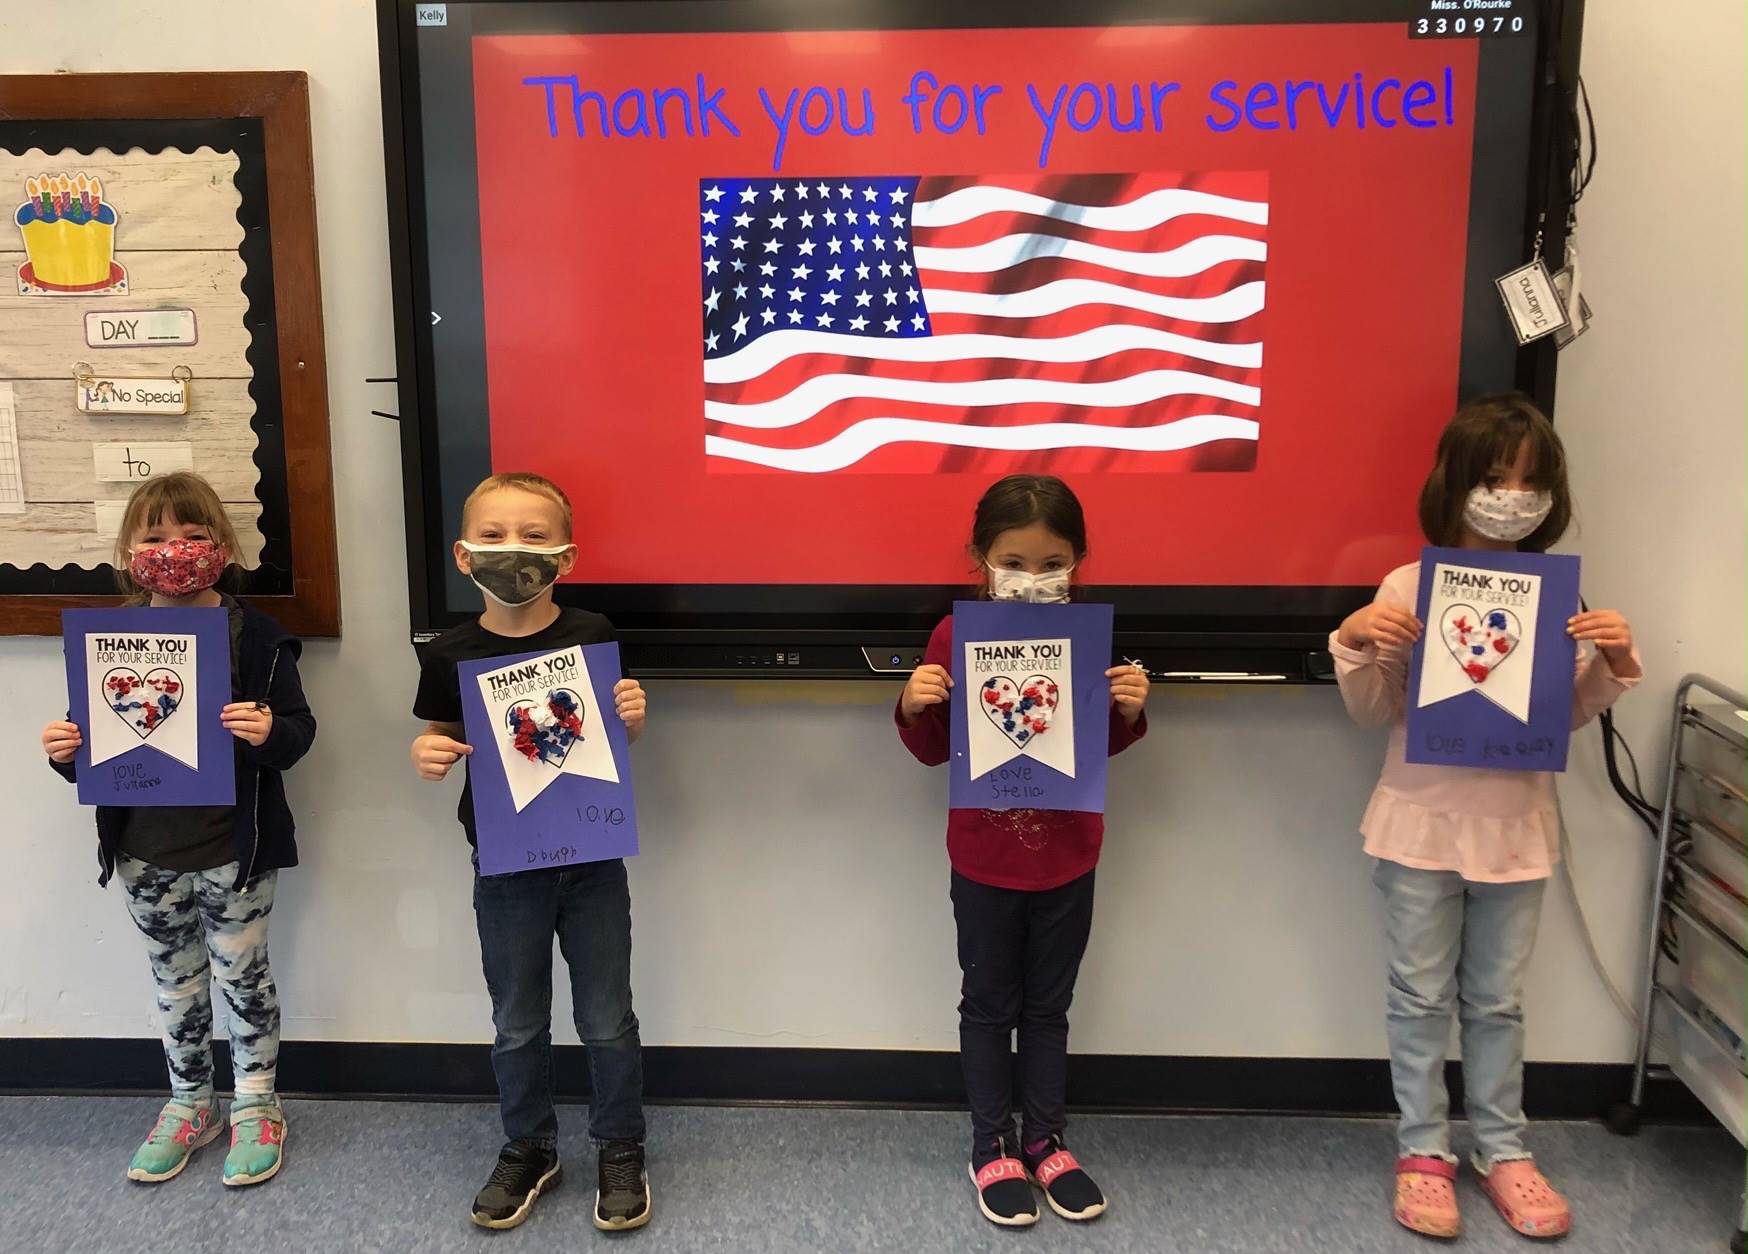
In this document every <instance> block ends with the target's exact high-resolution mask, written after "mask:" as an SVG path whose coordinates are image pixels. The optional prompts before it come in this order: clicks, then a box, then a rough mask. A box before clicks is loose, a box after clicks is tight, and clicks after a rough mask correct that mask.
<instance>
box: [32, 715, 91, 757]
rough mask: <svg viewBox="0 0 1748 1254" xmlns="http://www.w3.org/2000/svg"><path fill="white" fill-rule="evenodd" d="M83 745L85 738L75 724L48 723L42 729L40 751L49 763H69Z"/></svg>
mask: <svg viewBox="0 0 1748 1254" xmlns="http://www.w3.org/2000/svg"><path fill="white" fill-rule="evenodd" d="M84 743H85V737H84V736H83V735H81V734H80V732H79V725H78V724H77V723H67V722H59V723H50V724H49V725H48V726H47V727H45V728H43V729H42V751H43V752H44V753H46V754H48V755H49V761H51V762H71V761H72V760H73V755H74V754H75V753H78V752H79V746H80V745H82V744H84Z"/></svg>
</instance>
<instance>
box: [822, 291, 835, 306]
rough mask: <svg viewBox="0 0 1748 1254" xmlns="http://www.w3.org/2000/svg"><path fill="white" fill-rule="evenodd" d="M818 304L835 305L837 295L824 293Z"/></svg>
mask: <svg viewBox="0 0 1748 1254" xmlns="http://www.w3.org/2000/svg"><path fill="white" fill-rule="evenodd" d="M819 303H820V304H822V305H835V304H837V303H838V294H837V293H836V292H826V293H825V294H824V295H822V296H821V297H820V298H819Z"/></svg>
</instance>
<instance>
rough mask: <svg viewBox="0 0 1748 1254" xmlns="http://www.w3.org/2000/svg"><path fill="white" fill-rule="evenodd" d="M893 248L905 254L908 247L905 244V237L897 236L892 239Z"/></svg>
mask: <svg viewBox="0 0 1748 1254" xmlns="http://www.w3.org/2000/svg"><path fill="white" fill-rule="evenodd" d="M892 246H893V247H894V248H896V249H898V251H899V252H903V251H904V250H905V248H906V247H908V245H906V244H905V242H904V236H902V235H895V236H893V237H892Z"/></svg>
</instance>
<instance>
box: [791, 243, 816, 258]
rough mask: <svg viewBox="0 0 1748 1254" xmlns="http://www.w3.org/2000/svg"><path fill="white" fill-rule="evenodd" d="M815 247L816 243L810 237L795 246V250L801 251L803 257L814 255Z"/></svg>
mask: <svg viewBox="0 0 1748 1254" xmlns="http://www.w3.org/2000/svg"><path fill="white" fill-rule="evenodd" d="M813 249H814V243H813V241H812V240H810V239H804V240H802V241H801V243H799V244H797V245H796V246H795V251H796V252H798V253H800V254H801V255H802V256H803V257H811V256H813Z"/></svg>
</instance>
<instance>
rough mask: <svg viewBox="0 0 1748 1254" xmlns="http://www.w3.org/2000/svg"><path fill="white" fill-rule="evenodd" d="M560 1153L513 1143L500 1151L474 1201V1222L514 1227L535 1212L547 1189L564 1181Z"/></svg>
mask: <svg viewBox="0 0 1748 1254" xmlns="http://www.w3.org/2000/svg"><path fill="white" fill-rule="evenodd" d="M563 1175H564V1173H563V1171H562V1170H561V1169H560V1168H559V1165H558V1151H557V1150H552V1149H547V1148H545V1147H544V1146H540V1145H533V1144H530V1143H529V1142H527V1141H510V1142H509V1143H507V1144H506V1145H505V1146H504V1148H503V1149H502V1150H500V1151H499V1152H498V1165H497V1166H496V1167H493V1168H492V1174H491V1178H490V1179H488V1180H487V1181H486V1187H485V1188H483V1189H481V1190H480V1191H479V1194H478V1196H476V1197H475V1198H474V1199H473V1221H474V1222H475V1223H476V1224H478V1225H479V1226H480V1227H482V1228H514V1227H515V1226H516V1225H517V1224H519V1223H521V1222H522V1221H523V1220H524V1219H526V1218H528V1212H529V1211H531V1210H533V1209H534V1203H535V1202H536V1201H537V1200H538V1199H539V1197H540V1194H541V1192H542V1191H543V1190H545V1189H550V1188H553V1187H555V1186H556V1185H557V1184H558V1182H559V1181H560V1180H561V1179H562V1178H563Z"/></svg>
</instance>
